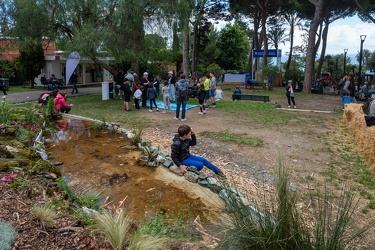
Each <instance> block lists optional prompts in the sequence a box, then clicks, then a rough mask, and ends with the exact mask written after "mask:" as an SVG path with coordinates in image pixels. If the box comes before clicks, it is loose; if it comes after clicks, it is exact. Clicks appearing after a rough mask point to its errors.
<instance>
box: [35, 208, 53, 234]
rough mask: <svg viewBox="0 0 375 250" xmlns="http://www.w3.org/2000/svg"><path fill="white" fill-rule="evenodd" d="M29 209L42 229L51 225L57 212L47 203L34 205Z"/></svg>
mask: <svg viewBox="0 0 375 250" xmlns="http://www.w3.org/2000/svg"><path fill="white" fill-rule="evenodd" d="M31 211H32V213H33V215H34V216H35V217H36V218H37V219H38V220H39V222H40V224H41V227H42V228H43V229H46V227H50V226H52V225H53V222H54V220H55V219H56V216H57V213H56V212H55V211H54V210H53V209H52V208H51V206H50V205H47V204H44V205H35V206H34V207H33V208H32V210H31Z"/></svg>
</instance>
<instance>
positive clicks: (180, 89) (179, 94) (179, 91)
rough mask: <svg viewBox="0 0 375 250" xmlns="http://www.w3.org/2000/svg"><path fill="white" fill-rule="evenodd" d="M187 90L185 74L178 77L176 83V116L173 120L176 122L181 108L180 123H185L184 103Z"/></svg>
mask: <svg viewBox="0 0 375 250" xmlns="http://www.w3.org/2000/svg"><path fill="white" fill-rule="evenodd" d="M188 90H189V82H188V81H187V80H186V79H185V74H181V75H180V80H179V81H178V82H177V83H176V100H177V101H176V105H177V107H176V116H175V117H174V119H175V120H178V119H179V117H180V107H181V106H182V111H181V121H182V122H183V121H186V117H185V112H186V102H187V96H188Z"/></svg>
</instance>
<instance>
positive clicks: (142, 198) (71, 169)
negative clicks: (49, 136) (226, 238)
mask: <svg viewBox="0 0 375 250" xmlns="http://www.w3.org/2000/svg"><path fill="white" fill-rule="evenodd" d="M91 125H92V122H91V121H85V120H79V119H75V118H67V117H65V118H64V119H62V120H60V121H59V122H58V123H56V128H57V129H58V131H57V132H56V133H55V134H54V135H53V141H54V142H53V143H52V144H51V145H50V146H49V148H48V149H47V150H48V152H49V153H50V154H52V155H53V157H54V161H60V162H63V163H64V164H63V165H62V166H61V172H62V175H63V176H66V177H68V179H69V180H70V181H71V182H70V185H71V187H72V189H73V190H74V187H81V189H82V187H83V188H84V189H86V190H84V191H85V192H86V193H87V192H90V191H96V192H97V191H102V196H103V197H108V198H109V201H110V202H111V205H118V204H119V202H120V201H122V200H124V199H125V202H124V207H125V209H126V211H127V213H128V214H129V215H130V216H131V217H132V218H134V219H137V220H139V219H141V218H144V217H145V214H149V215H150V214H153V213H158V212H160V211H163V212H165V213H167V214H169V215H170V216H176V215H178V214H179V212H180V211H183V210H185V212H183V213H185V214H188V213H187V212H186V209H187V210H188V211H189V213H191V216H192V217H193V218H195V217H197V216H200V219H201V220H202V221H211V222H214V221H216V220H217V218H218V217H219V216H220V215H221V211H222V209H223V202H222V201H221V200H220V198H218V196H217V195H216V194H214V193H212V192H211V191H210V190H209V189H207V188H204V187H201V186H199V185H198V184H195V183H190V182H188V181H186V180H185V179H184V178H183V177H180V176H177V175H175V174H173V173H171V172H170V171H168V169H166V168H165V167H163V166H159V167H157V168H155V167H142V166H140V164H139V157H141V156H142V152H141V151H140V150H131V149H127V148H125V147H124V146H125V145H127V144H128V143H129V141H128V139H127V138H126V137H123V136H121V135H119V134H115V133H112V132H110V131H101V130H97V129H93V128H90V126H91ZM81 191H82V190H81Z"/></svg>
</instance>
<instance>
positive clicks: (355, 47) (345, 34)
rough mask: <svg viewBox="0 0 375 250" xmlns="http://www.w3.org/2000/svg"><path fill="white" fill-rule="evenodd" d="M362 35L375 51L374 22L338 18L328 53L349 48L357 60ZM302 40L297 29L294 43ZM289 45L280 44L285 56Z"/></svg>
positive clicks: (365, 47) (366, 47) (331, 53)
mask: <svg viewBox="0 0 375 250" xmlns="http://www.w3.org/2000/svg"><path fill="white" fill-rule="evenodd" d="M225 25H226V22H219V24H217V25H215V26H216V28H217V29H221V28H223V27H224V26H225ZM360 35H367V36H366V40H365V42H364V43H363V49H368V50H370V51H371V52H373V51H375V24H374V23H364V22H362V21H361V20H360V19H359V18H358V17H357V16H354V17H351V18H346V19H343V20H338V21H336V22H334V23H332V24H331V25H330V28H329V31H328V44H327V50H326V55H336V54H343V53H344V49H348V54H347V56H349V57H351V58H352V61H353V60H355V59H354V57H355V56H356V55H357V53H358V52H359V50H360V46H361V39H360ZM301 42H302V40H301V32H300V31H299V30H298V29H296V31H295V37H294V45H298V44H300V43H301ZM289 46H290V43H289V42H286V43H285V45H284V44H280V45H279V48H280V49H281V50H282V53H283V56H284V55H285V53H286V52H287V51H289ZM319 53H320V50H319ZM283 61H284V60H283Z"/></svg>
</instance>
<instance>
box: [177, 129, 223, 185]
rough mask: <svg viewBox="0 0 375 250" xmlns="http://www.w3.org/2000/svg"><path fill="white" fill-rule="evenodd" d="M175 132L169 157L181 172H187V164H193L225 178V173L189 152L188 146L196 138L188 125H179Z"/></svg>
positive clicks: (195, 142) (194, 141)
mask: <svg viewBox="0 0 375 250" xmlns="http://www.w3.org/2000/svg"><path fill="white" fill-rule="evenodd" d="M177 132H178V133H177V134H176V135H175V137H174V138H173V143H172V145H171V152H172V153H171V158H172V160H173V162H174V164H176V166H177V167H179V168H180V170H181V172H182V173H186V172H187V166H194V167H196V168H197V170H198V171H200V170H202V169H203V167H204V166H206V167H207V168H208V169H210V170H212V171H214V173H215V175H216V176H217V177H219V178H223V179H225V178H226V176H225V174H224V173H223V172H222V171H221V170H220V169H219V168H218V167H217V166H215V165H214V164H212V163H211V162H210V161H208V160H207V159H206V158H203V157H201V156H196V155H192V154H190V147H192V146H195V145H197V138H196V136H195V133H194V132H193V130H192V129H191V128H190V127H189V126H188V125H181V126H180V127H178V130H177Z"/></svg>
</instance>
